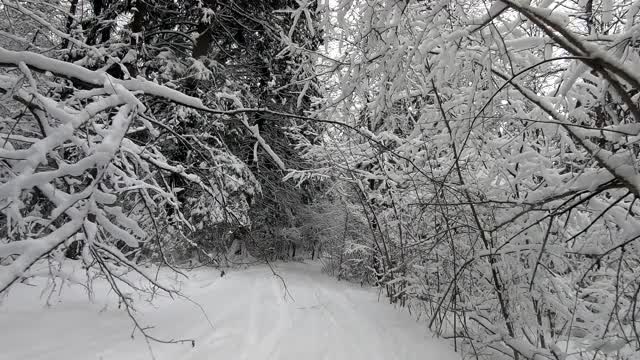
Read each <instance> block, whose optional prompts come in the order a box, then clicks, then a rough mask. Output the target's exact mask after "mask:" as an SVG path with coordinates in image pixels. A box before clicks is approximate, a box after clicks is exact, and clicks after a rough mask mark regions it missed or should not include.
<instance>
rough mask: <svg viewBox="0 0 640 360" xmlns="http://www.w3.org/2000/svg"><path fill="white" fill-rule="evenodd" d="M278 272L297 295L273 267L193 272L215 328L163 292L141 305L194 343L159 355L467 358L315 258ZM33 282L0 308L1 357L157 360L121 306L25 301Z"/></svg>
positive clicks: (160, 348) (159, 325)
mask: <svg viewBox="0 0 640 360" xmlns="http://www.w3.org/2000/svg"><path fill="white" fill-rule="evenodd" d="M276 271H277V272H278V273H279V274H280V275H281V276H282V277H283V278H284V280H285V282H286V284H287V288H288V290H289V293H290V294H291V297H292V298H293V299H291V297H289V296H286V297H285V294H286V292H285V291H284V287H283V284H282V281H281V280H280V279H278V278H277V277H275V276H273V274H272V273H271V271H270V270H269V269H268V267H263V266H260V267H254V268H250V269H248V270H244V271H235V272H232V273H230V274H227V275H226V276H225V277H223V278H220V277H219V276H217V274H216V273H214V272H213V271H211V270H200V271H196V272H192V273H191V274H190V280H188V281H186V282H184V284H183V292H184V293H186V294H188V295H189V296H190V297H191V298H192V299H193V300H195V301H197V302H198V303H200V304H201V305H202V307H203V308H204V310H205V311H206V312H207V314H208V316H209V318H210V320H211V322H212V323H213V325H214V326H213V328H212V327H211V326H210V325H209V323H208V322H207V321H206V320H205V318H204V316H203V315H202V312H201V311H200V310H199V309H198V308H197V307H196V306H194V305H193V304H191V303H189V302H186V301H176V302H170V301H169V300H168V299H160V300H159V301H156V302H155V303H154V307H151V306H150V305H148V304H147V303H144V302H140V307H141V309H142V310H141V311H140V312H139V313H138V316H139V317H140V318H141V319H142V322H143V323H144V324H145V325H153V326H155V328H154V329H153V331H152V333H153V334H154V335H156V336H159V337H165V338H171V337H176V338H177V337H179V338H193V339H195V341H196V346H195V347H193V348H192V347H191V345H185V344H183V345H175V344H174V345H164V344H157V343H152V344H151V349H152V351H153V354H154V356H155V358H156V359H171V360H174V359H183V360H200V359H202V360H204V359H207V360H210V359H225V360H228V359H240V360H249V359H251V360H253V359H256V360H258V359H259V360H263V359H265V360H266V359H281V360H288V359H290V360H294V359H295V360H299V359H304V360H315V359H318V360H321V359H327V360H339V359H348V360H358V359H367V360H371V359H380V360H393V359H401V360H410V359H421V360H455V359H459V358H460V357H459V356H458V355H456V354H455V353H454V352H453V350H452V349H451V348H450V347H449V346H448V345H447V344H445V343H443V342H442V341H441V340H437V339H433V338H431V336H430V335H428V334H427V333H426V332H425V330H424V324H421V323H417V322H416V321H415V320H412V318H411V317H410V316H409V314H407V313H406V312H404V311H400V310H397V309H394V308H393V307H392V306H390V305H388V304H386V303H384V301H382V302H378V300H377V297H376V294H375V292H373V291H371V290H366V289H362V288H360V287H358V286H354V285H351V284H347V283H345V282H337V281H335V280H334V279H332V278H330V277H328V276H326V275H323V274H322V273H321V272H320V270H319V267H318V266H317V265H311V266H310V265H305V264H300V263H291V264H278V265H277V266H276ZM33 289H34V288H33V287H28V286H24V285H22V288H17V289H15V290H14V291H13V292H12V294H11V295H10V297H9V298H8V299H7V300H6V301H5V304H3V305H2V307H0V329H2V332H1V335H0V349H1V350H0V359H3V360H4V359H7V360H9V359H11V360H18V359H64V360H73V359H82V360H88V359H104V360H108V359H118V360H122V359H125V360H126V359H151V358H152V357H151V354H150V352H149V348H148V346H147V345H146V344H145V342H144V341H143V339H142V338H141V336H140V335H139V334H137V335H136V336H135V338H134V339H133V340H132V339H131V337H130V335H131V330H132V326H131V322H130V321H129V319H128V318H127V316H126V314H125V313H124V312H123V311H122V310H118V309H117V306H116V304H112V303H106V304H105V303H100V301H97V300H96V301H95V303H94V304H87V301H86V296H84V297H83V295H82V292H81V290H79V288H78V287H77V286H76V287H75V289H74V288H70V289H65V290H64V292H63V294H66V295H64V297H65V301H64V302H61V303H55V304H54V305H53V306H52V308H50V309H46V310H44V309H43V308H42V306H41V305H38V304H35V303H34V302H33V300H32V301H27V300H26V299H28V298H29V297H33V292H34V290H33ZM74 291H75V292H76V293H74ZM30 294H31V295H30ZM36 294H37V293H36ZM99 296H100V295H96V298H99ZM40 301H41V302H42V301H44V300H40ZM101 310H102V311H101ZM9 329H10V331H9Z"/></svg>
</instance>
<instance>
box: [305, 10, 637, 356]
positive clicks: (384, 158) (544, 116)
mask: <svg viewBox="0 0 640 360" xmlns="http://www.w3.org/2000/svg"><path fill="white" fill-rule="evenodd" d="M327 7H328V10H327V11H330V13H331V16H327V17H326V21H327V23H326V24H325V29H326V30H325V31H326V34H325V35H326V37H327V38H330V39H332V41H331V42H330V43H329V45H331V47H330V48H328V49H327V50H326V51H327V52H326V53H327V54H328V56H327V57H326V58H324V59H323V61H322V62H321V63H320V65H319V66H318V69H319V71H318V73H320V74H329V75H327V79H328V80H327V82H328V83H331V81H333V84H335V86H333V87H331V88H329V89H328V90H327V93H326V95H327V96H326V98H325V99H324V103H323V109H322V110H321V111H319V112H318V113H317V114H318V116H319V117H320V118H324V119H331V120H336V119H337V120H336V121H339V122H341V123H344V124H346V125H348V126H342V127H335V128H333V129H332V130H330V131H329V130H328V131H326V132H325V133H324V136H323V138H322V144H319V145H317V146H314V145H310V146H309V147H308V148H307V155H308V156H309V157H310V158H313V159H315V160H316V161H317V162H318V163H319V164H321V169H320V171H319V174H321V176H330V177H333V178H336V179H340V181H342V182H344V183H345V184H348V185H343V187H345V188H348V189H351V190H350V194H351V195H350V196H351V198H353V199H355V200H356V201H355V202H353V203H354V204H358V203H359V204H360V205H361V209H362V213H363V214H364V215H365V216H366V220H367V223H368V227H369V230H370V232H369V234H368V235H369V236H367V237H366V238H359V239H351V240H349V241H348V242H347V243H349V244H350V245H349V246H348V247H351V248H353V247H358V245H360V248H362V249H370V250H369V254H370V255H371V256H373V257H374V258H375V259H377V261H376V262H377V265H376V264H375V262H368V263H367V262H362V261H355V262H352V263H350V264H351V265H350V266H351V267H350V269H349V271H350V272H351V273H359V272H361V271H359V270H358V269H362V268H365V267H375V268H376V270H377V271H379V273H381V274H379V276H378V280H380V281H381V282H382V284H383V285H384V287H385V288H386V291H387V294H388V295H389V297H390V300H391V301H392V302H397V303H400V304H402V305H406V306H408V307H410V309H411V310H412V311H414V312H417V313H418V314H420V316H424V317H426V318H427V319H428V325H429V328H431V329H432V330H434V331H436V332H437V333H439V334H441V335H442V336H445V337H447V338H451V339H453V341H454V342H455V344H456V347H457V348H459V349H462V350H463V351H464V353H465V354H466V355H468V356H470V357H472V358H473V357H480V358H482V357H486V358H492V359H496V358H515V359H519V358H520V359H521V358H526V359H565V358H568V357H569V358H574V357H577V358H589V359H596V358H605V357H611V358H618V359H631V358H634V356H637V352H638V350H639V349H640V335H639V334H640V329H639V327H640V326H639V325H638V316H640V313H639V312H640V306H638V297H639V293H640V281H639V278H638V270H640V247H639V245H638V240H637V239H638V237H639V235H640V232H639V231H640V223H639V218H638V211H639V210H640V208H638V204H637V202H636V200H637V198H638V195H640V185H639V183H638V178H639V177H638V175H639V174H638V165H639V162H638V152H639V150H640V148H639V147H638V144H637V141H638V135H639V133H640V127H639V125H638V122H639V121H640V111H639V108H638V103H639V102H638V98H639V96H640V94H639V90H640V75H639V74H640V73H638V70H637V69H638V65H639V64H640V61H639V60H640V59H639V56H638V55H639V54H638V51H639V45H638V41H637V39H638V36H639V35H640V32H639V31H640V30H639V29H640V26H639V24H640V22H639V20H640V18H639V17H638V11H639V9H640V2H638V1H607V0H602V1H598V0H596V1H592V0H580V1H554V0H540V1H537V0H533V1H515V0H504V1H487V2H475V1H469V2H465V1H448V0H447V1H382V0H381V1H357V0H355V1H352V0H349V1H340V2H338V3H337V4H335V5H329V4H327ZM295 176H298V177H300V178H307V177H312V176H319V175H318V172H316V173H315V174H311V173H308V172H300V173H297V174H296V175H295ZM345 255H346V253H345ZM360 257H361V256H357V257H356V258H360ZM341 263H343V262H341ZM347 265H349V263H347Z"/></svg>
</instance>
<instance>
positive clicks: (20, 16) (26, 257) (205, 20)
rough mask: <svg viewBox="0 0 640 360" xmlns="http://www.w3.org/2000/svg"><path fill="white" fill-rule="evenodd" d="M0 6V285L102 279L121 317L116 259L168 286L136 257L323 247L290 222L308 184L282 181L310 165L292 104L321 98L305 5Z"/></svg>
mask: <svg viewBox="0 0 640 360" xmlns="http://www.w3.org/2000/svg"><path fill="white" fill-rule="evenodd" d="M0 13H1V15H0V19H1V20H0V96H1V98H0V137H1V139H0V141H1V142H2V147H1V148H0V177H1V180H0V209H1V210H2V215H0V220H1V224H0V293H2V294H4V293H6V291H7V290H8V289H9V288H10V287H11V286H13V285H15V284H16V283H19V282H21V281H23V280H25V279H29V278H31V277H34V276H45V277H50V278H52V281H78V282H84V281H86V282H87V283H89V282H90V281H91V279H93V278H94V277H96V276H99V277H102V278H104V279H106V281H107V282H108V283H109V284H110V285H111V286H112V288H113V289H114V292H115V294H116V295H117V296H119V297H120V300H121V301H122V302H123V303H124V305H125V308H126V310H127V311H129V313H130V314H132V313H131V310H132V303H131V299H130V298H129V297H128V296H126V292H127V291H129V290H130V288H132V287H133V288H134V289H136V290H141V289H139V288H138V287H137V286H136V285H135V284H133V283H131V282H130V281H129V280H128V278H127V276H125V273H126V272H127V271H135V272H138V273H140V274H141V275H142V276H143V277H145V278H146V279H147V280H149V281H150V282H151V284H152V288H153V291H156V290H157V289H161V290H164V291H166V292H168V293H170V294H174V293H176V292H175V291H174V290H173V289H172V288H170V287H167V286H164V285H163V284H160V283H158V282H157V281H156V279H155V277H154V276H152V275H150V274H148V273H147V272H146V271H145V267H144V266H142V265H145V264H147V263H154V264H161V265H165V266H169V267H171V268H173V269H174V270H176V271H179V269H178V268H179V267H180V266H183V265H185V263H186V261H187V260H188V261H189V264H191V265H193V264H194V260H195V263H204V264H211V265H214V266H226V265H230V264H233V263H234V262H235V261H237V260H240V261H243V262H246V261H247V260H248V259H249V260H250V259H251V258H252V257H255V258H258V260H260V259H272V258H278V257H281V258H282V257H287V258H288V257H291V255H288V251H289V248H290V247H295V245H296V244H298V245H300V246H301V247H303V248H306V250H309V251H310V252H314V251H315V250H317V246H316V244H315V243H310V244H306V243H304V242H303V238H302V237H301V236H300V235H299V234H298V236H297V237H292V236H290V234H292V233H293V234H295V233H296V232H298V233H299V231H300V229H301V224H302V220H301V218H300V216H301V214H302V211H303V210H304V209H307V210H306V211H307V212H308V211H309V210H308V209H311V206H312V202H313V200H314V197H315V196H316V193H317V192H318V191H319V189H320V188H319V185H318V184H317V183H316V182H306V183H305V184H302V185H298V186H297V184H295V183H293V182H289V183H287V182H283V181H282V178H283V176H284V175H285V174H286V171H287V169H289V168H296V169H307V168H309V167H310V165H309V163H308V161H307V160H305V159H302V158H301V157H300V155H299V152H298V151H297V150H296V146H297V144H298V143H300V141H302V140H304V141H305V142H308V141H313V139H314V137H316V136H317V133H316V131H315V129H314V127H313V126H312V124H310V123H309V122H308V121H306V120H304V119H303V118H304V117H303V116H302V114H303V113H304V111H305V110H308V109H309V108H310V107H311V106H312V98H313V97H315V96H316V95H317V94H318V87H317V84H316V82H315V81H314V80H313V79H312V78H311V79H309V77H310V75H309V71H310V70H311V68H310V64H311V62H312V59H311V56H310V55H309V53H310V52H312V51H313V50H315V49H316V48H317V46H318V44H319V43H320V37H319V34H318V33H317V32H315V30H314V26H315V25H314V24H315V21H316V20H315V19H316V9H315V5H313V4H309V5H305V6H303V7H300V6H299V5H298V4H297V3H296V2H295V1H269V2H254V1H216V0H207V1H179V2H175V1H142V0H138V1H135V0H134V1H118V0H93V1H78V0H70V1H58V0H45V1H22V0H15V1H14V0H3V1H1V2H0ZM296 116H297V118H296ZM314 255H315V254H314ZM70 259H75V260H78V261H81V262H82V265H83V268H84V269H86V274H87V278H86V279H85V280H83V279H79V278H78V277H77V276H75V275H73V276H72V275H71V274H69V273H68V270H69V269H70V267H68V266H65V262H68V261H71V260H70ZM38 262H41V263H44V264H45V265H46V266H45V268H46V270H45V271H42V267H40V266H38V267H34V264H37V263H38ZM134 321H135V318H134ZM136 326H137V327H138V330H140V331H142V332H143V333H145V335H148V334H147V333H146V332H145V328H144V327H142V326H138V323H137V322H136Z"/></svg>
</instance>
